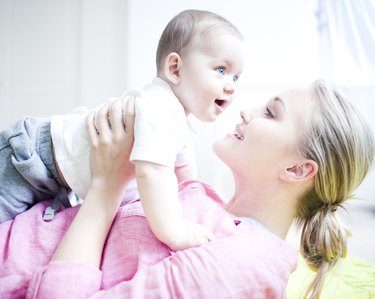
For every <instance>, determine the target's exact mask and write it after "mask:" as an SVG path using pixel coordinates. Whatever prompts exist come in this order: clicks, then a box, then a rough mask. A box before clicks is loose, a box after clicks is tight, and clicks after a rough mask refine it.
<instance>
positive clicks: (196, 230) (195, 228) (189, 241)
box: [167, 221, 215, 250]
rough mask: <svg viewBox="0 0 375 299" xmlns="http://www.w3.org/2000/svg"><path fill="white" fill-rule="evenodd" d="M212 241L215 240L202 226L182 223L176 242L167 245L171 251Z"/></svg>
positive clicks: (188, 222)
mask: <svg viewBox="0 0 375 299" xmlns="http://www.w3.org/2000/svg"><path fill="white" fill-rule="evenodd" d="M213 239H215V236H214V235H213V234H212V233H211V232H210V231H209V230H207V229H206V228H205V227H204V226H203V225H201V224H197V223H193V222H190V221H184V222H183V224H182V226H181V233H180V234H179V237H178V238H177V240H176V241H175V242H173V243H171V244H167V245H168V246H169V247H170V248H171V249H173V250H183V249H187V248H190V247H197V246H200V245H203V244H205V243H208V242H210V241H212V240H213Z"/></svg>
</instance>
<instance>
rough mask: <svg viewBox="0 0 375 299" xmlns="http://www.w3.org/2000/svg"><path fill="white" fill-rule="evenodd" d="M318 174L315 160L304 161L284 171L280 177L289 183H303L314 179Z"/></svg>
mask: <svg viewBox="0 0 375 299" xmlns="http://www.w3.org/2000/svg"><path fill="white" fill-rule="evenodd" d="M317 172H318V164H317V163H316V162H315V161H313V160H304V161H302V162H301V163H299V164H297V165H294V166H292V167H288V168H286V169H284V170H282V172H281V174H280V177H281V179H282V180H284V181H288V182H303V181H308V180H309V179H311V178H313V177H314V176H315V175H316V173H317Z"/></svg>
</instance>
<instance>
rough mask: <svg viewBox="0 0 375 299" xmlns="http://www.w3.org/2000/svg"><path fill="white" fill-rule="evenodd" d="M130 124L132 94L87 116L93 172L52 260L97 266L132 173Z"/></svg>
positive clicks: (131, 120) (132, 108)
mask: <svg viewBox="0 0 375 299" xmlns="http://www.w3.org/2000/svg"><path fill="white" fill-rule="evenodd" d="M124 115H125V121H124ZM133 125H134V99H132V98H131V99H129V100H128V102H127V103H123V102H122V101H121V100H117V101H114V102H112V103H111V104H107V105H105V106H103V107H102V108H101V109H100V110H99V112H98V113H97V114H96V117H95V113H93V114H90V115H89V116H88V117H87V121H86V128H87V132H88V135H89V139H90V144H91V168H92V172H93V175H92V180H91V185H90V188H89V190H88V193H87V195H86V197H85V198H84V200H83V203H82V205H81V207H80V209H79V211H78V213H77V215H76V217H75V218H74V220H73V222H72V223H71V225H70V227H69V229H68V231H67V232H66V234H65V236H64V239H63V240H62V241H61V243H60V246H59V247H58V249H57V250H56V252H55V255H54V256H53V258H52V259H53V260H57V261H73V262H80V263H86V264H90V265H93V266H95V267H99V265H100V260H101V256H102V252H103V247H104V243H105V240H106V238H107V235H108V232H109V230H110V228H111V225H112V222H113V219H114V218H115V216H116V213H117V210H118V207H119V205H120V202H121V200H122V197H123V195H124V192H125V189H126V186H127V184H128V182H129V180H130V179H131V178H132V177H134V167H133V165H132V164H131V163H130V162H129V155H130V151H131V148H132V146H133V140H134V138H133ZM77 244H79V250H77Z"/></svg>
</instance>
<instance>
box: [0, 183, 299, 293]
mask: <svg viewBox="0 0 375 299" xmlns="http://www.w3.org/2000/svg"><path fill="white" fill-rule="evenodd" d="M180 198H181V199H182V201H183V206H184V215H185V216H186V217H187V218H189V219H191V220H193V221H196V222H199V223H202V224H204V225H205V226H207V227H208V228H209V229H211V231H213V233H214V234H215V236H216V238H217V239H216V240H214V241H213V242H210V243H208V244H206V245H204V246H201V247H196V248H191V249H187V250H183V251H179V252H173V251H171V250H170V249H169V248H168V247H167V246H165V245H164V244H163V243H161V242H160V241H159V240H157V239H156V238H155V236H154V235H153V234H152V233H151V231H150V229H149V226H148V224H147V220H146V218H145V216H144V214H143V211H142V208H141V205H140V202H139V201H136V202H134V203H130V204H127V205H124V206H122V207H121V208H120V209H119V211H118V213H117V216H116V218H115V220H114V223H113V227H112V229H111V232H110V234H109V236H108V240H107V243H106V245H105V248H104V251H103V257H102V264H101V267H100V270H99V269H97V268H95V267H92V266H90V265H86V264H83V263H74V262H61V261H60V262H50V259H51V256H52V255H53V253H54V251H55V249H56V247H57V246H58V244H59V242H60V240H61V239H62V237H63V235H64V233H65V231H66V229H67V227H68V226H69V224H70V222H71V221H72V219H73V218H74V216H75V214H76V212H77V208H70V209H66V210H64V211H62V212H60V213H58V214H57V215H56V217H55V219H54V220H53V221H51V222H44V221H43V220H42V215H43V212H44V209H45V207H46V206H48V204H49V202H43V203H39V204H37V205H35V206H34V207H33V208H31V209H30V210H29V211H27V212H25V213H23V214H21V215H19V216H17V217H16V219H15V220H12V221H8V222H5V223H3V224H1V225H0V240H1V242H0V244H1V245H0V246H1V248H0V262H1V267H0V298H19V297H25V296H27V298H75V299H78V298H120V297H121V298H137V299H138V298H210V299H211V298H249V297H252V298H286V284H287V280H288V277H289V274H290V273H291V272H292V271H293V270H294V269H295V268H296V263H297V255H296V252H295V250H294V249H293V248H292V247H291V246H290V245H289V244H287V243H286V242H285V241H284V240H282V239H280V238H278V237H277V236H276V235H274V234H272V233H271V232H269V231H268V230H266V229H265V228H264V227H262V226H261V225H258V224H249V223H244V222H242V223H240V224H238V225H236V224H235V223H234V221H233V220H232V218H231V216H230V215H229V214H228V213H227V212H226V211H225V210H224V209H223V208H222V207H221V204H222V201H221V199H220V198H219V197H218V195H217V194H216V193H215V192H214V191H213V190H212V189H211V188H210V187H209V186H207V185H205V184H203V183H199V182H194V181H190V182H185V183H184V184H182V185H181V186H180ZM77 250H79V244H77Z"/></svg>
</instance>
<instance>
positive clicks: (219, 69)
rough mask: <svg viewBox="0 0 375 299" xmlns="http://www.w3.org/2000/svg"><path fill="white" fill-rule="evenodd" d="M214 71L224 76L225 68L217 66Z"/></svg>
mask: <svg viewBox="0 0 375 299" xmlns="http://www.w3.org/2000/svg"><path fill="white" fill-rule="evenodd" d="M216 71H217V72H218V73H219V74H220V75H225V67H223V66H219V67H218V68H217V69H216Z"/></svg>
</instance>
